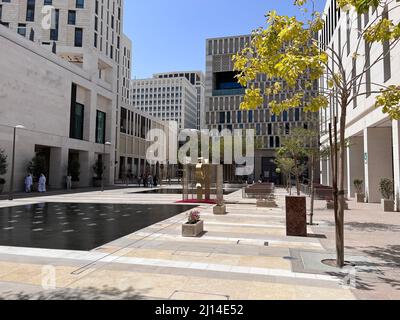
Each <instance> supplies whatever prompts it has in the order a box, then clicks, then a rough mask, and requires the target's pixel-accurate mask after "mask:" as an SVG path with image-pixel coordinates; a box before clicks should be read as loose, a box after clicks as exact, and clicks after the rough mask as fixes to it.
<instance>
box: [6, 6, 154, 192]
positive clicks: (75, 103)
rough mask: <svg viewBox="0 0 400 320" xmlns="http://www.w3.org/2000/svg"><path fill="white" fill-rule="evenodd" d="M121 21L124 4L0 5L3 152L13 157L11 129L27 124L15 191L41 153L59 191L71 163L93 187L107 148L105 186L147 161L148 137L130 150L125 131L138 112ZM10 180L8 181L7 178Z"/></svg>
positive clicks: (21, 140) (129, 49)
mask: <svg viewBox="0 0 400 320" xmlns="http://www.w3.org/2000/svg"><path fill="white" fill-rule="evenodd" d="M44 5H50V6H53V9H52V10H51V11H50V17H51V23H50V28H46V24H45V25H43V23H44V22H46V14H47V12H45V11H43V12H42V10H43V7H44ZM122 18H123V1H122V0H107V1H105V0H85V1H83V0H81V1H75V0H74V1H71V0H69V1H64V0H63V1H61V0H53V1H40V2H39V1H22V0H11V1H9V2H6V1H2V2H0V23H1V24H0V39H1V48H2V50H1V51H0V59H1V62H0V65H1V67H2V68H1V69H2V71H1V79H0V82H1V83H0V85H1V89H0V90H1V94H0V132H1V136H0V148H4V149H6V153H7V154H8V155H9V160H11V149H10V148H11V145H12V131H13V127H14V126H15V125H18V124H21V125H23V126H24V127H25V129H21V130H18V133H17V150H16V151H17V157H16V170H15V172H16V179H15V181H16V182H15V189H16V190H21V189H22V187H23V185H22V181H23V177H24V175H25V174H26V167H27V164H28V162H29V161H30V160H31V159H32V157H33V156H35V155H42V156H43V157H44V158H45V159H46V170H45V171H46V172H45V173H46V174H47V175H48V182H49V185H50V186H51V187H53V188H60V187H63V186H64V184H65V181H64V180H65V176H66V174H67V171H68V162H69V161H71V159H75V160H78V161H79V163H80V166H81V176H80V181H79V186H90V185H92V178H93V175H94V172H93V165H94V163H95V161H96V159H98V158H101V157H104V156H103V152H104V151H105V153H106V155H105V157H106V164H107V173H106V179H107V184H112V183H114V181H115V180H118V179H119V176H120V172H121V170H125V168H127V167H128V165H129V164H130V161H131V160H132V165H133V164H134V161H135V159H138V161H139V164H141V163H142V162H141V161H142V160H145V158H146V153H145V147H143V146H142V145H143V144H144V143H145V142H144V140H143V138H141V137H137V138H138V140H140V143H141V147H138V148H135V147H133V146H132V149H130V138H129V133H125V132H123V131H124V126H125V125H124V124H123V121H124V115H125V114H128V113H129V112H131V111H130V110H132V108H131V106H130V105H129V101H130V99H129V94H130V79H131V68H132V58H131V56H132V44H131V41H130V40H129V38H127V37H126V36H125V35H124V34H123V32H122V29H123V24H122ZM3 48H4V49H3ZM132 114H133V113H132ZM135 114H136V113H135ZM129 115H130V113H129ZM141 117H143V119H145V120H143V121H145V122H146V123H149V124H151V123H153V120H151V117H150V116H149V115H146V114H141ZM156 123H157V125H161V122H158V121H157V120H154V124H152V126H156ZM135 124H136V122H135ZM150 127H151V126H150V125H149V126H147V127H146V129H150ZM134 140H135V139H134ZM135 141H136V140H135ZM106 142H110V143H111V146H108V145H107V146H105V143H106ZM133 144H134V143H133ZM121 160H122V161H121ZM144 166H145V165H144ZM144 166H142V167H144ZM9 169H10V168H9ZM9 171H10V170H9ZM5 178H6V180H7V181H8V182H9V180H10V179H9V178H10V177H9V173H8V175H7V176H6V177H5ZM7 188H8V184H7V185H6V190H7Z"/></svg>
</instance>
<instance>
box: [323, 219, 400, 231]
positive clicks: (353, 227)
mask: <svg viewBox="0 0 400 320" xmlns="http://www.w3.org/2000/svg"><path fill="white" fill-rule="evenodd" d="M324 224H326V225H327V226H329V227H334V226H335V223H334V222H332V221H326V220H325V221H324ZM344 226H345V229H347V230H350V231H365V232H377V231H389V232H400V226H399V225H395V224H385V223H370V222H366V223H362V222H346V223H345V225H344Z"/></svg>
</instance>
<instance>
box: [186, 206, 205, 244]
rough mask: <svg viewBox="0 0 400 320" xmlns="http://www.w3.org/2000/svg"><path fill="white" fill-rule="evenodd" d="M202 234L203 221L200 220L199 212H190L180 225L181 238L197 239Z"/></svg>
mask: <svg viewBox="0 0 400 320" xmlns="http://www.w3.org/2000/svg"><path fill="white" fill-rule="evenodd" d="M203 232H204V221H203V220H201V219H200V212H199V211H197V210H194V211H191V212H190V213H189V214H188V220H187V222H186V223H184V224H183V225H182V236H183V237H198V236H199V235H200V234H202V233H203Z"/></svg>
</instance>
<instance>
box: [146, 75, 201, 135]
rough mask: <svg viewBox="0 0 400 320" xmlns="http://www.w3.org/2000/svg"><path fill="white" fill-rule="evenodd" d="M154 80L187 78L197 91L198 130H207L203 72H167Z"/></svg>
mask: <svg viewBox="0 0 400 320" xmlns="http://www.w3.org/2000/svg"><path fill="white" fill-rule="evenodd" d="M153 77H154V78H159V79H165V78H183V77H185V78H186V79H188V80H189V81H190V83H191V84H192V85H193V86H195V88H196V91H197V127H196V129H197V130H201V129H206V125H205V119H206V118H205V104H204V103H205V83H204V73H203V72H202V71H179V72H165V73H157V74H155V75H153Z"/></svg>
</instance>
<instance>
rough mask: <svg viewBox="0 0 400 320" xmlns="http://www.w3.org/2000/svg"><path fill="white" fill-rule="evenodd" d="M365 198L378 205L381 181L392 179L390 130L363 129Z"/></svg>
mask: <svg viewBox="0 0 400 320" xmlns="http://www.w3.org/2000/svg"><path fill="white" fill-rule="evenodd" d="M364 159H365V196H366V199H367V202H369V203H379V202H380V201H381V198H382V196H381V193H380V191H379V184H380V181H381V179H383V178H388V179H393V163H392V161H393V152H392V128H390V127H389V128H366V129H364Z"/></svg>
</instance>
